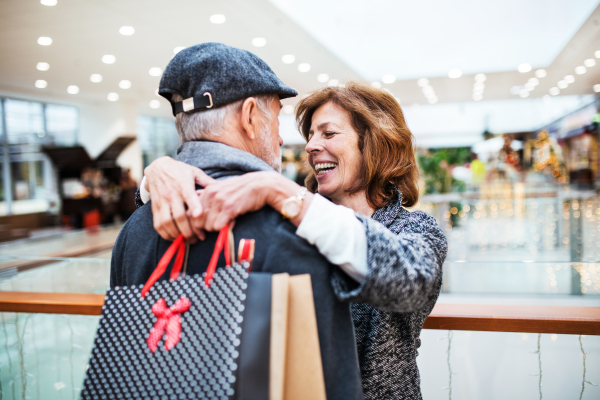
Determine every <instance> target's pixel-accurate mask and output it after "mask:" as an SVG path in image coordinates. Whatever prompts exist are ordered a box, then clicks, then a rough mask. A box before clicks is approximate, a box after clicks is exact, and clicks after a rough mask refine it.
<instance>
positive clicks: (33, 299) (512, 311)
mask: <svg viewBox="0 0 600 400" xmlns="http://www.w3.org/2000/svg"><path fill="white" fill-rule="evenodd" d="M103 304H104V295H103V294H85V293H34V292H0V312H28V313H46V314H79V315H100V314H101V312H102V305H103ZM423 328H424V329H443V330H459V331H460V330H462V331H495V332H525V333H557V334H569V335H600V307H558V306H515V305H479V304H442V303H440V304H437V305H436V306H435V307H434V309H433V311H432V313H431V315H429V317H428V318H427V320H426V321H425V324H424V325H423Z"/></svg>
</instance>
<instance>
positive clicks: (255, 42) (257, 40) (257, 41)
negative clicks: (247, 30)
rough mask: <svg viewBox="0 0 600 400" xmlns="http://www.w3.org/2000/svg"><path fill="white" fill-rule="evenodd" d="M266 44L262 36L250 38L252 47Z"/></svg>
mask: <svg viewBox="0 0 600 400" xmlns="http://www.w3.org/2000/svg"><path fill="white" fill-rule="evenodd" d="M266 44H267V39H265V38H262V37H257V38H254V39H252V45H253V46H254V47H264V46H265V45H266Z"/></svg>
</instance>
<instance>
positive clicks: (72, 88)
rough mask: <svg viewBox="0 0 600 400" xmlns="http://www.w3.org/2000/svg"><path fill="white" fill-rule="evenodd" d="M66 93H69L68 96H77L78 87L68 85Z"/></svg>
mask: <svg viewBox="0 0 600 400" xmlns="http://www.w3.org/2000/svg"><path fill="white" fill-rule="evenodd" d="M67 93H70V94H77V93H79V87H77V86H75V85H70V86H69V87H68V88H67Z"/></svg>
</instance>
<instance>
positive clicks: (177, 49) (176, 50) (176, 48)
mask: <svg viewBox="0 0 600 400" xmlns="http://www.w3.org/2000/svg"><path fill="white" fill-rule="evenodd" d="M183 49H185V47H175V48H174V49H173V54H177V53H179V52H180V51H181V50H183Z"/></svg>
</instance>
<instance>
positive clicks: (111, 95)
mask: <svg viewBox="0 0 600 400" xmlns="http://www.w3.org/2000/svg"><path fill="white" fill-rule="evenodd" d="M106 98H107V99H108V101H117V100H119V93H115V92H110V93H109V94H108V96H106Z"/></svg>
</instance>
